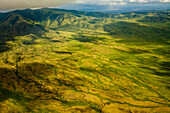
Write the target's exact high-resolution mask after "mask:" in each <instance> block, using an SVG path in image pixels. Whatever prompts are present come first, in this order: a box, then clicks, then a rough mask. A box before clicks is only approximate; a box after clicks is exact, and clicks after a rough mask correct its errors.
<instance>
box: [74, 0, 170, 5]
mask: <svg viewBox="0 0 170 113" xmlns="http://www.w3.org/2000/svg"><path fill="white" fill-rule="evenodd" d="M153 2H158V3H168V2H170V0H77V3H84V4H98V5H125V4H128V3H153Z"/></svg>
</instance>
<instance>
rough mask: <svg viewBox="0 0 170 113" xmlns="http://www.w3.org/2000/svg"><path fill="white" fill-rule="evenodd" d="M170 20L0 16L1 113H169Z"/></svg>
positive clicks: (152, 16)
mask: <svg viewBox="0 0 170 113" xmlns="http://www.w3.org/2000/svg"><path fill="white" fill-rule="evenodd" d="M169 50H170V12H169V11H153V12H145V13H137V12H131V13H124V14H114V15H112V14H105V13H87V12H80V11H71V10H59V9H40V10H18V11H13V12H9V13H1V14H0V111H1V112H2V113H22V112H24V113H25V112H26V113H27V112H31V113H53V112H54V113H169V112H170V71H169V69H170V55H169V54H170V51H169Z"/></svg>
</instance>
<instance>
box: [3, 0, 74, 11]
mask: <svg viewBox="0 0 170 113" xmlns="http://www.w3.org/2000/svg"><path fill="white" fill-rule="evenodd" d="M73 1H75V0H0V9H24V8H37V7H53V6H54V7H55V6H58V5H61V4H65V3H69V2H73Z"/></svg>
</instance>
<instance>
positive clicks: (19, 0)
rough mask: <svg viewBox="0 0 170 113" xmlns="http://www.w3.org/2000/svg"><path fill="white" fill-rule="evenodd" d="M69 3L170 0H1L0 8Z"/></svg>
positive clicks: (161, 1)
mask: <svg viewBox="0 0 170 113" xmlns="http://www.w3.org/2000/svg"><path fill="white" fill-rule="evenodd" d="M68 3H77V4H93V5H110V6H112V5H126V4H132V3H138V4H142V3H146V4H147V3H170V0H0V10H8V9H25V8H41V7H57V6H60V5H63V4H68Z"/></svg>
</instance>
